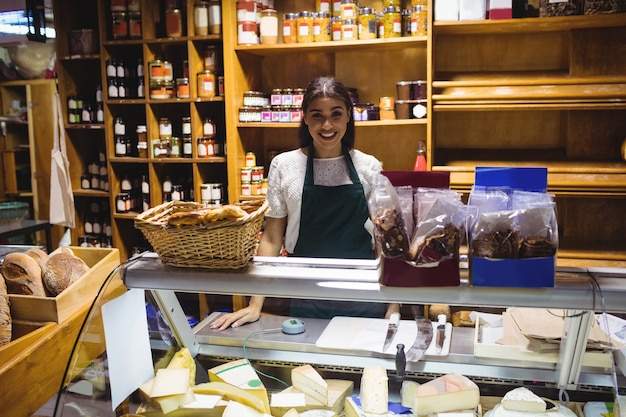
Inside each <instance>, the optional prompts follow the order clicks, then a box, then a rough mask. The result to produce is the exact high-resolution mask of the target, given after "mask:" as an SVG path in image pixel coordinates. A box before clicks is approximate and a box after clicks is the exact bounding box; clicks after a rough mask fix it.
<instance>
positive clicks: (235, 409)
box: [222, 401, 271, 417]
mask: <svg viewBox="0 0 626 417" xmlns="http://www.w3.org/2000/svg"><path fill="white" fill-rule="evenodd" d="M222 417H271V416H270V415H269V414H264V413H261V412H259V411H257V410H255V409H254V408H251V407H248V406H247V405H243V404H240V403H238V402H236V401H229V402H228V405H227V406H226V409H225V410H224V414H222Z"/></svg>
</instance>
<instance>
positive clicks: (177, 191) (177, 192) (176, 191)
mask: <svg viewBox="0 0 626 417" xmlns="http://www.w3.org/2000/svg"><path fill="white" fill-rule="evenodd" d="M184 195H185V194H184V192H183V186H182V185H174V186H172V201H182V200H183V198H184Z"/></svg>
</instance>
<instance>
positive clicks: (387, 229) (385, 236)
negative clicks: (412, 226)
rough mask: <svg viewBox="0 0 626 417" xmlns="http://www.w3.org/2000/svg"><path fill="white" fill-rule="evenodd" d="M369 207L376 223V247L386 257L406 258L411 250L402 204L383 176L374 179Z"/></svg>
mask: <svg viewBox="0 0 626 417" xmlns="http://www.w3.org/2000/svg"><path fill="white" fill-rule="evenodd" d="M368 206H369V210H370V217H371V218H372V222H373V223H374V239H375V241H376V246H377V247H378V248H379V249H380V251H382V253H383V255H384V256H386V257H391V258H397V257H405V256H406V254H407V252H408V249H409V237H408V234H407V231H406V228H405V225H404V220H403V218H402V211H401V208H400V202H399V200H398V195H397V194H396V190H395V189H394V187H393V185H391V182H390V181H389V179H387V177H385V176H384V175H382V174H379V175H377V176H376V178H375V179H374V185H373V188H372V191H371V193H370V197H369V200H368Z"/></svg>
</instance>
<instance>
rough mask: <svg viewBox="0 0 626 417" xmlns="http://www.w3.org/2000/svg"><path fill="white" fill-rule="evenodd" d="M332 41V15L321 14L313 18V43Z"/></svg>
mask: <svg viewBox="0 0 626 417" xmlns="http://www.w3.org/2000/svg"><path fill="white" fill-rule="evenodd" d="M330 39H331V35H330V14H329V13H328V12H319V13H317V15H316V16H315V17H314V18H313V41H314V42H326V41H329V40H330Z"/></svg>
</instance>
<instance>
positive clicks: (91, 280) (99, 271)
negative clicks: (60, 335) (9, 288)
mask: <svg viewBox="0 0 626 417" xmlns="http://www.w3.org/2000/svg"><path fill="white" fill-rule="evenodd" d="M71 249H72V250H73V251H74V254H75V255H76V256H78V257H79V258H81V259H82V260H83V261H85V263H86V264H87V265H88V266H89V268H90V269H89V271H88V272H87V273H86V274H85V275H83V276H82V277H81V278H80V279H79V280H77V281H76V282H74V283H73V284H72V285H70V286H69V287H68V288H66V289H65V291H63V292H62V293H61V294H59V295H57V296H56V297H35V296H31V295H16V294H9V300H10V302H11V317H13V319H14V320H25V321H32V322H40V323H44V322H55V323H62V322H64V321H65V320H67V318H68V317H69V316H71V315H72V313H74V312H76V311H77V310H79V309H80V308H81V307H83V306H84V305H86V304H90V303H91V302H93V300H94V298H95V297H96V295H97V294H98V291H99V290H100V287H101V286H102V284H103V282H104V280H105V279H106V278H107V276H108V275H109V273H110V272H111V271H112V270H113V269H114V268H115V267H116V266H118V265H119V264H120V254H119V251H118V250H117V249H103V248H80V247H72V248H71Z"/></svg>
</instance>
